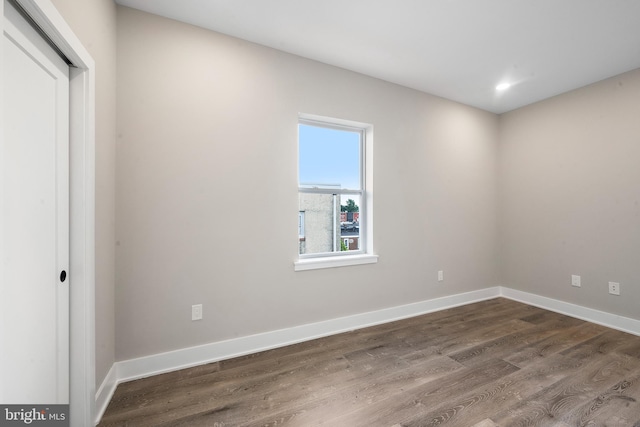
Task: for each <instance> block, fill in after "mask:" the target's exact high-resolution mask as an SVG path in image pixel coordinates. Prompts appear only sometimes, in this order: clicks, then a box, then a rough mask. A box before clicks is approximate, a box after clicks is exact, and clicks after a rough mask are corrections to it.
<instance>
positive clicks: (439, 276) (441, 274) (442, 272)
mask: <svg viewBox="0 0 640 427" xmlns="http://www.w3.org/2000/svg"><path fill="white" fill-rule="evenodd" d="M443 280H444V271H442V270H438V282H442V281H443Z"/></svg>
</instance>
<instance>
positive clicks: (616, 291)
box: [609, 282, 620, 295]
mask: <svg viewBox="0 0 640 427" xmlns="http://www.w3.org/2000/svg"><path fill="white" fill-rule="evenodd" d="M609 293H610V294H611V295H620V283H617V282H609Z"/></svg>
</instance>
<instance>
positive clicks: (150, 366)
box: [117, 287, 500, 382]
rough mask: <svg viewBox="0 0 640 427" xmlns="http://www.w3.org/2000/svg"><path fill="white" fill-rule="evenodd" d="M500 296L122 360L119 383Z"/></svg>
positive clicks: (481, 294) (437, 302) (493, 293)
mask: <svg viewBox="0 0 640 427" xmlns="http://www.w3.org/2000/svg"><path fill="white" fill-rule="evenodd" d="M499 295H500V290H499V288H498V287H494V288H488V289H483V290H479V291H473V292H467V293H463V294H457V295H451V296H446V297H442V298H436V299H432V300H427V301H421V302H417V303H412V304H407V305H402V306H397V307H391V308H385V309H382V310H377V311H371V312H368V313H360V314H354V315H352V316H346V317H340V318H337V319H330V320H325V321H322V322H317V323H310V324H306V325H300V326H294V327H292V328H287V329H280V330H276V331H270V332H265V333H261V334H256V335H249V336H245V337H240V338H234V339H230V340H225V341H218V342H214V343H210V344H204V345H200V346H196V347H189V348H183V349H180V350H175V351H169V352H166V353H160V354H154V355H151V356H145V357H140V358H137V359H130V360H124V361H122V362H117V365H118V369H117V372H118V382H124V381H131V380H135V379H138V378H143V377H148V376H151V375H157V374H161V373H165V372H170V371H176V370H179V369H184V368H189V367H192V366H197V365H202V364H205V363H211V362H216V361H219V360H225V359H230V358H233V357H238V356H244V355H247V354H252V353H257V352H259V351H265V350H270V349H273V348H278V347H284V346H287V345H291V344H296V343H300V342H303V341H309V340H312V339H316V338H322V337H326V336H329V335H335V334H339V333H341V332H347V331H352V330H354V329H361V328H366V327H368V326H374V325H379V324H382V323H387V322H392V321H394V320H400V319H405V318H409V317H413V316H418V315H420V314H425V313H430V312H433V311H438V310H443V309H445V308H449V307H455V306H459V305H465V304H469V303H472V302H476V301H482V300H485V299H490V298H496V297H498V296H499Z"/></svg>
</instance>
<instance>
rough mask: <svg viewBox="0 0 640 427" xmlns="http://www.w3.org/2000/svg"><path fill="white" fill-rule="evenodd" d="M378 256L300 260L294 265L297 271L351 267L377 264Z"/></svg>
mask: <svg viewBox="0 0 640 427" xmlns="http://www.w3.org/2000/svg"><path fill="white" fill-rule="evenodd" d="M377 262H378V255H370V254H363V255H346V256H332V257H319V258H305V259H299V260H297V261H295V262H294V263H293V268H294V270H295V271H305V270H317V269H320V268H335V267H346V266H349V265H362V264H375V263H377Z"/></svg>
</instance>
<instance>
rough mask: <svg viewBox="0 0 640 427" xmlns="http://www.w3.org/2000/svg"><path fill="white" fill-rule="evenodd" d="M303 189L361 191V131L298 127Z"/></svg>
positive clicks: (300, 174) (300, 178) (300, 180)
mask: <svg viewBox="0 0 640 427" xmlns="http://www.w3.org/2000/svg"><path fill="white" fill-rule="evenodd" d="M298 132H299V150H298V152H299V159H298V165H299V167H298V169H299V176H298V182H299V183H300V187H320V188H348V189H360V188H361V187H360V176H361V174H360V132H357V131H347V130H338V129H331V128H324V127H318V126H311V125H307V124H299V126H298Z"/></svg>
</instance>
